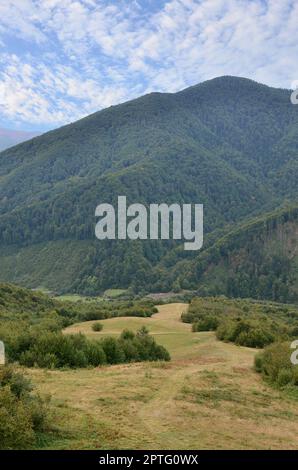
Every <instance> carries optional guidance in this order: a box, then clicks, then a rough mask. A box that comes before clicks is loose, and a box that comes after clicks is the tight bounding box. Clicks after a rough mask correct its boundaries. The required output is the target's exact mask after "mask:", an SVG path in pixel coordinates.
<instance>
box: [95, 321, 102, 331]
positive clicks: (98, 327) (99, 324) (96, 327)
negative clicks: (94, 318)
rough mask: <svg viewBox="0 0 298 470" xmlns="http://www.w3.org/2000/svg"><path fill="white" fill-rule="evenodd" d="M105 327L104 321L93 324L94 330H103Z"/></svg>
mask: <svg viewBox="0 0 298 470" xmlns="http://www.w3.org/2000/svg"><path fill="white" fill-rule="evenodd" d="M102 329H103V324H102V323H99V322H97V323H93V325H92V330H93V331H101V330H102Z"/></svg>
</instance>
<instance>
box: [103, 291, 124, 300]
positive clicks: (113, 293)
mask: <svg viewBox="0 0 298 470" xmlns="http://www.w3.org/2000/svg"><path fill="white" fill-rule="evenodd" d="M126 292H127V289H107V290H105V291H104V297H109V298H112V299H116V298H117V297H120V296H121V295H124V294H126Z"/></svg>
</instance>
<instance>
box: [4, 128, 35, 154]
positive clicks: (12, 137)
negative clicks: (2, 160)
mask: <svg viewBox="0 0 298 470" xmlns="http://www.w3.org/2000/svg"><path fill="white" fill-rule="evenodd" d="M37 135H39V133H38V132H26V131H14V130H11V129H4V128H3V127H0V151H2V150H5V149H7V148H9V147H13V146H14V145H17V144H20V143H21V142H24V141H25V140H30V139H33V137H36V136H37Z"/></svg>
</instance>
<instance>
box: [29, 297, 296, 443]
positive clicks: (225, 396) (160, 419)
mask: <svg viewBox="0 0 298 470" xmlns="http://www.w3.org/2000/svg"><path fill="white" fill-rule="evenodd" d="M186 309H187V304H183V303H173V304H168V305H162V306H159V307H158V313H157V314H155V315H153V316H152V317H151V318H131V317H121V318H112V319H107V320H101V323H102V324H103V330H102V331H101V332H94V331H93V330H92V324H93V323H94V322H93V321H90V322H83V323H78V324H74V325H72V326H70V327H68V328H66V329H65V334H69V333H74V332H79V331H81V332H82V333H84V334H85V335H86V336H88V337H90V338H100V337H104V336H107V335H108V336H118V335H119V334H120V333H121V331H122V330H123V329H124V328H128V329H131V330H134V331H136V330H137V329H139V328H140V326H143V325H145V326H146V327H147V328H148V329H149V332H150V334H152V335H153V336H154V337H155V339H156V340H157V342H158V343H159V344H162V345H163V346H165V347H166V348H167V349H168V351H169V352H170V354H171V357H172V361H171V362H169V363H163V362H157V363H134V364H121V365H114V366H105V367H100V368H95V369H75V370H53V371H52V370H42V369H27V373H28V374H29V375H30V376H31V377H32V379H33V382H34V383H35V384H37V387H38V390H39V391H40V392H41V394H43V395H49V394H50V395H51V397H52V399H51V403H52V405H51V409H52V415H53V418H54V422H55V428H54V429H53V432H52V433H51V435H50V437H48V438H47V440H41V441H40V443H39V447H42V448H49V449H281V448H287V449H294V448H296V447H297V436H298V419H297V418H298V408H297V399H295V397H290V396H289V395H288V394H286V393H285V392H283V391H281V390H277V389H274V388H272V387H270V386H269V385H267V384H266V383H265V382H264V381H263V380H262V378H261V376H260V375H258V374H257V373H256V372H255V371H254V370H253V361H254V356H255V354H256V350H255V349H250V348H246V347H239V346H236V345H234V344H231V343H224V342H221V341H218V340H217V339H216V337H215V334H214V332H197V333H192V332H191V325H190V324H186V323H182V322H181V319H180V316H181V313H182V312H183V311H185V310H186Z"/></svg>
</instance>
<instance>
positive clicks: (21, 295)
mask: <svg viewBox="0 0 298 470" xmlns="http://www.w3.org/2000/svg"><path fill="white" fill-rule="evenodd" d="M154 313H157V308H156V306H155V302H154V301H153V300H151V299H143V300H142V299H141V300H114V301H102V300H98V301H96V300H92V301H90V302H85V301H77V302H71V301H60V300H56V299H53V298H51V297H49V296H48V295H45V294H43V293H41V292H39V291H36V292H35V291H32V290H29V289H25V288H22V287H18V286H15V285H13V284H4V283H0V319H1V320H2V321H3V322H4V321H11V320H18V321H24V322H28V323H30V324H37V323H40V322H45V321H46V320H47V321H49V322H51V321H52V322H54V323H55V322H57V323H58V324H59V327H60V328H62V327H66V326H68V325H70V324H71V323H75V322H80V321H88V320H103V319H107V318H112V317H123V316H131V317H151V315H153V314H154Z"/></svg>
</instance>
